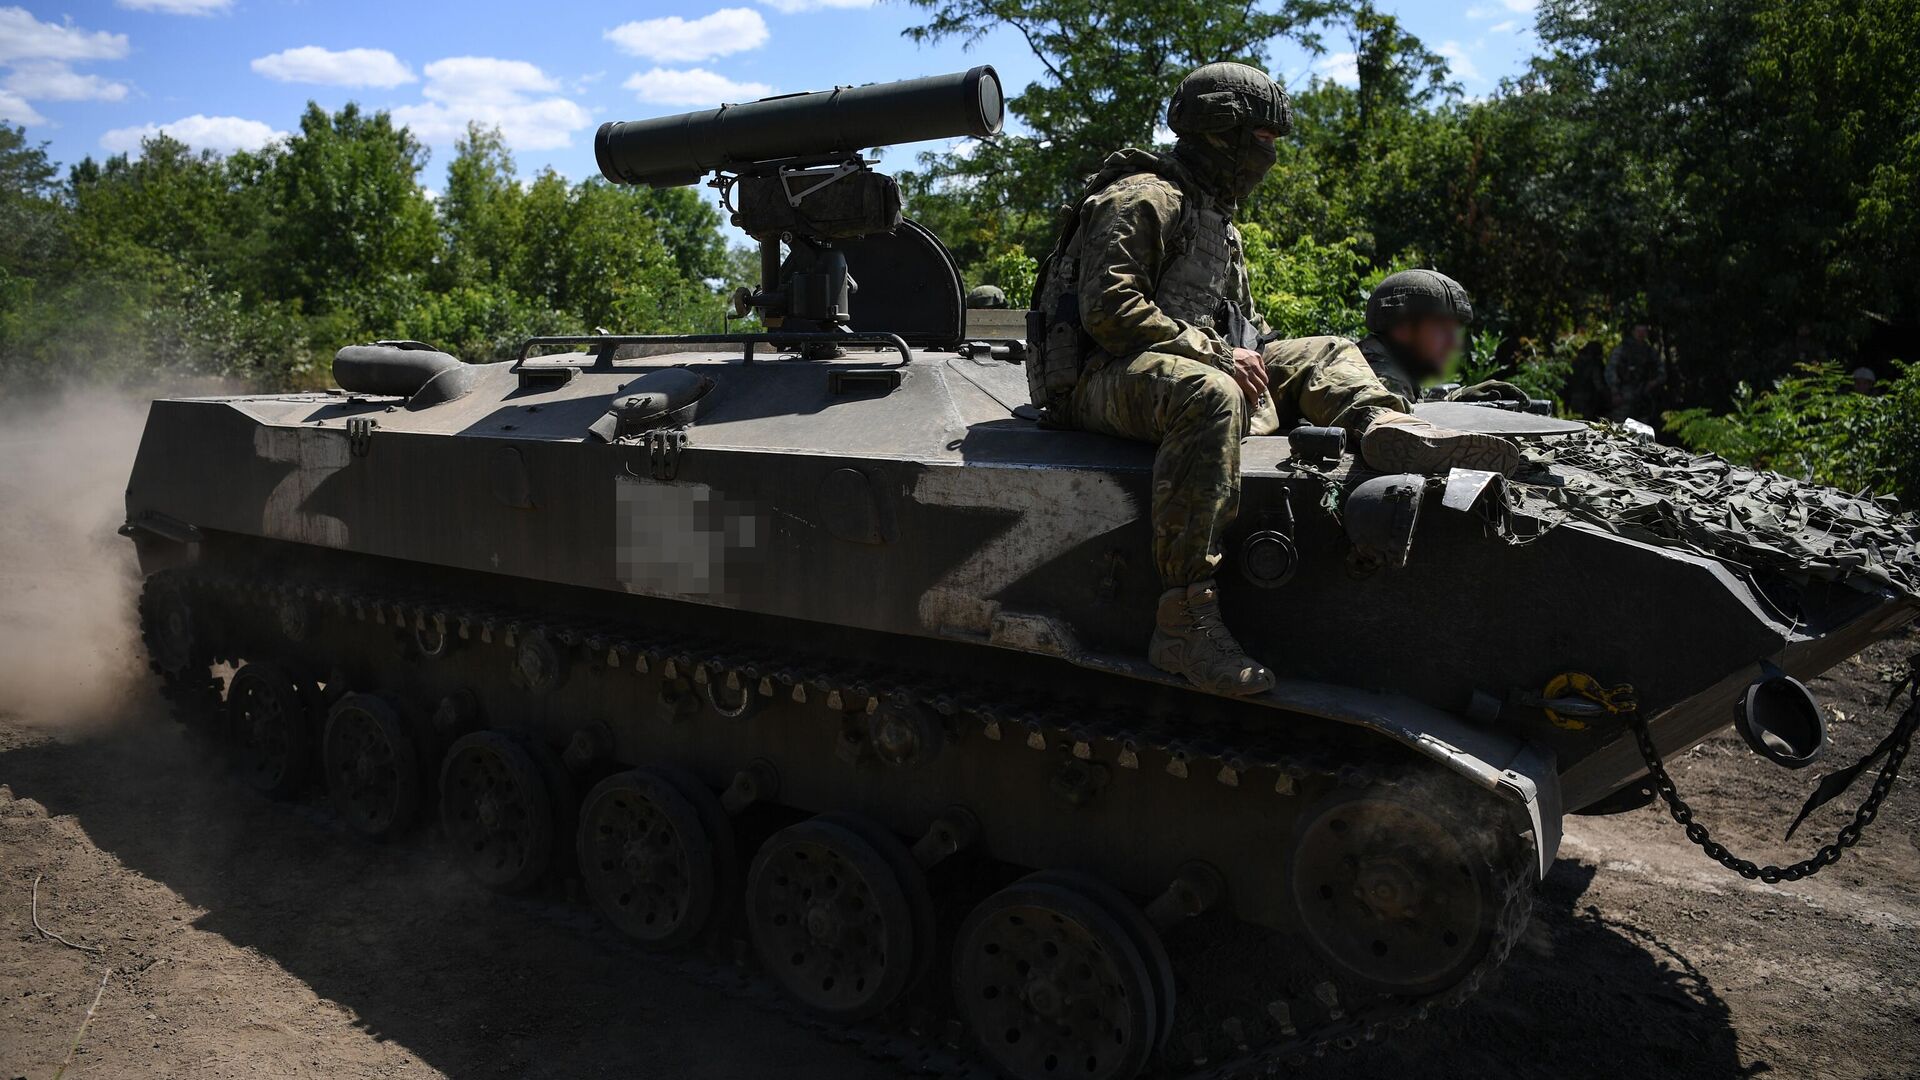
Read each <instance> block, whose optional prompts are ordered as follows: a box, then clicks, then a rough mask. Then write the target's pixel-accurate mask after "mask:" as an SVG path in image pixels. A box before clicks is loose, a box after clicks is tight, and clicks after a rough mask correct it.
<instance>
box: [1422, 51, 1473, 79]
mask: <svg viewBox="0 0 1920 1080" xmlns="http://www.w3.org/2000/svg"><path fill="white" fill-rule="evenodd" d="M1475 44H1476V45H1478V44H1479V43H1478V42H1475ZM1433 51H1434V52H1437V53H1439V54H1440V55H1441V56H1444V57H1446V58H1447V67H1449V68H1451V69H1453V73H1454V74H1455V75H1457V76H1459V77H1460V78H1462V79H1464V80H1466V81H1467V82H1479V81H1480V66H1479V65H1478V64H1475V63H1474V62H1473V57H1472V56H1470V55H1468V53H1467V50H1466V48H1465V47H1464V46H1462V45H1461V44H1460V43H1459V42H1457V41H1443V42H1441V43H1440V45H1439V47H1438V48H1435V49H1434V50H1433Z"/></svg>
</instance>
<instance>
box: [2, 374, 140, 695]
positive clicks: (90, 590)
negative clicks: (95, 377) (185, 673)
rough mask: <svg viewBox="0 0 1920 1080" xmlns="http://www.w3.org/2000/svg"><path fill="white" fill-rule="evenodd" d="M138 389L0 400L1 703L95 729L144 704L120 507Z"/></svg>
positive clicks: (132, 580)
mask: <svg viewBox="0 0 1920 1080" xmlns="http://www.w3.org/2000/svg"><path fill="white" fill-rule="evenodd" d="M147 401H148V397H147V396H146V395H141V396H137V397H136V396H133V395H131V394H129V393H126V392H124V391H113V390H106V389H97V388H96V389H88V390H68V391H64V392H54V393H47V394H44V395H36V396H32V397H21V398H11V399H8V400H5V401H4V402H0V713H11V714H14V715H15V716H17V717H19V718H20V719H21V720H23V721H24V722H26V723H27V724H28V725H30V726H33V727H41V728H54V729H61V730H81V731H85V730H97V729H99V728H101V727H104V726H107V725H109V724H111V723H113V722H114V721H115V720H116V719H117V718H120V717H123V716H126V715H130V714H132V713H135V712H139V711H143V710H145V709H147V708H150V707H151V706H150V702H151V700H152V697H153V694H152V688H151V686H150V685H149V684H148V682H147V677H146V675H145V671H146V660H145V654H144V651H143V650H142V648H141V646H140V642H139V633H138V629H137V626H136V621H135V604H136V601H137V597H138V593H139V587H140V579H139V571H138V568H137V566H136V564H135V561H134V557H133V545H132V544H131V543H130V542H128V541H127V540H126V539H125V538H123V537H121V536H119V535H117V534H116V533H115V530H116V529H117V528H118V527H119V526H120V523H121V521H122V520H123V518H124V509H125V507H124V502H123V500H124V495H125V491H126V484H127V474H128V472H129V471H130V470H131V469H132V467H133V456H134V452H135V450H137V449H138V448H139V445H140V432H141V429H142V428H143V427H144V426H145V424H146V415H147Z"/></svg>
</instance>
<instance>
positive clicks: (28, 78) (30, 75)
mask: <svg viewBox="0 0 1920 1080" xmlns="http://www.w3.org/2000/svg"><path fill="white" fill-rule="evenodd" d="M5 86H6V88H7V89H8V90H11V91H12V92H13V93H15V94H17V95H19V96H20V97H21V98H23V99H30V100H33V101H119V100H120V99H121V98H124V97H126V96H127V86H126V84H125V83H117V82H113V81H112V80H109V79H103V78H101V77H100V76H98V75H82V74H80V73H79V72H77V71H75V70H73V69H72V68H70V67H68V66H67V65H65V64H63V63H61V62H60V61H58V60H35V61H32V62H30V63H25V64H21V65H19V66H18V67H16V68H14V69H13V70H12V71H10V72H8V73H7V78H6V82H5Z"/></svg>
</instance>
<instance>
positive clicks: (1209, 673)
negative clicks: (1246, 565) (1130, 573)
mask: <svg viewBox="0 0 1920 1080" xmlns="http://www.w3.org/2000/svg"><path fill="white" fill-rule="evenodd" d="M1147 659H1148V660H1149V661H1151V662H1152V663H1153V666H1154V667H1157V668H1159V669H1160V670H1162V671H1171V672H1173V673H1174V674H1175V675H1180V676H1184V677H1185V678H1186V680H1187V681H1188V682H1190V683H1192V684H1193V685H1195V686H1197V687H1199V688H1200V689H1202V690H1206V691H1209V692H1211V693H1215V694H1232V695H1235V696H1244V695H1246V694H1264V693H1266V692H1267V691H1268V690H1271V689H1273V672H1271V671H1268V670H1267V669H1266V668H1265V667H1263V666H1261V665H1260V664H1259V663H1258V662H1257V661H1255V660H1254V659H1253V658H1252V657H1250V656H1248V655H1247V654H1246V652H1245V651H1244V650H1242V649H1241V648H1240V643H1239V642H1237V641H1235V640H1233V635H1232V634H1230V633H1228V632H1227V624H1226V623H1224V622H1222V621H1221V620H1220V590H1219V589H1218V588H1217V587H1216V586H1215V585H1214V583H1213V582H1211V581H1201V582H1197V583H1195V584H1192V585H1184V586H1181V587H1180V588H1177V589H1168V590H1167V591H1166V592H1164V593H1162V594H1161V595H1160V610H1159V612H1158V614H1157V615H1155V617H1154V626H1153V642H1152V643H1151V644H1149V645H1148V646H1147Z"/></svg>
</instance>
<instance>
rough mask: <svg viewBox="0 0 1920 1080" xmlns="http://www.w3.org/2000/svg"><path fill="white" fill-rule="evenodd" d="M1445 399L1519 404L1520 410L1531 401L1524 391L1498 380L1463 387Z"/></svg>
mask: <svg viewBox="0 0 1920 1080" xmlns="http://www.w3.org/2000/svg"><path fill="white" fill-rule="evenodd" d="M1446 399H1447V400H1448V401H1466V402H1475V401H1511V402H1515V403H1517V404H1519V405H1520V406H1521V407H1522V408H1525V407H1526V405H1527V403H1528V402H1529V401H1530V400H1531V398H1530V397H1529V395H1528V394H1527V392H1526V391H1525V390H1522V389H1520V388H1519V387H1517V386H1515V385H1513V384H1512V383H1510V382H1503V381H1501V380H1499V379H1488V380H1486V381H1485V382H1477V383H1474V384H1473V385H1472V386H1463V387H1461V388H1460V389H1458V390H1455V391H1454V392H1453V393H1451V394H1448V395H1447V398H1446Z"/></svg>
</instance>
